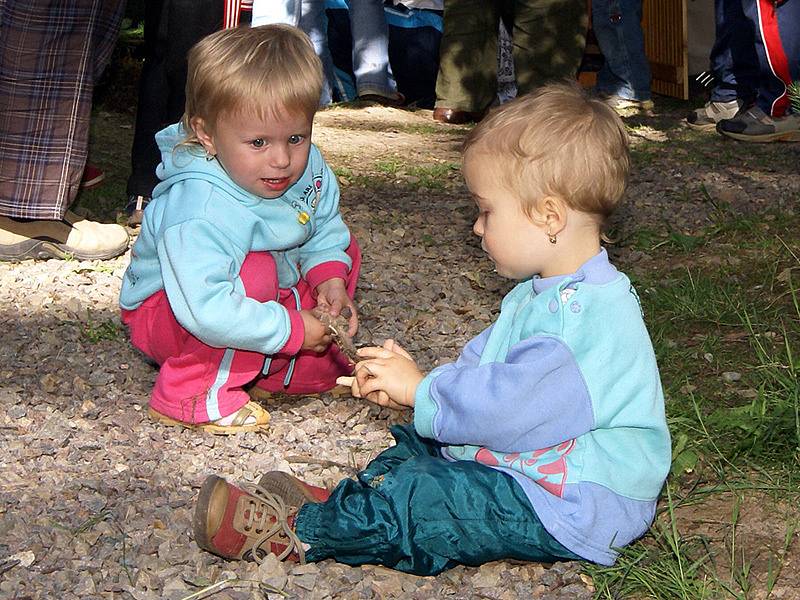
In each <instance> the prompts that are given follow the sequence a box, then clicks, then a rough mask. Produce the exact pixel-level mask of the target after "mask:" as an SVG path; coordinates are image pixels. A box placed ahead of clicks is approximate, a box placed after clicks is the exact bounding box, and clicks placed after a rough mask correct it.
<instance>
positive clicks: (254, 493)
mask: <svg viewBox="0 0 800 600" xmlns="http://www.w3.org/2000/svg"><path fill="white" fill-rule="evenodd" d="M297 509H298V507H297V506H295V505H292V504H290V503H287V502H286V501H285V500H284V499H283V498H282V497H281V496H280V495H278V494H274V493H270V492H268V491H266V490H263V489H259V488H254V489H252V490H244V489H242V488H240V487H237V486H235V485H233V484H231V483H228V482H227V481H225V480H224V479H222V478H221V477H217V476H216V475H209V476H208V477H207V478H206V480H205V482H203V486H202V488H200V494H199V496H198V497H197V505H196V506H195V510H194V519H193V525H194V539H195V542H197V545H198V546H200V548H202V549H204V550H208V551H209V552H212V553H214V554H216V555H218V556H221V557H223V558H228V559H242V560H255V561H256V562H261V560H262V559H263V558H264V557H265V556H266V555H267V554H269V553H270V552H272V553H273V554H275V555H276V556H277V557H278V560H284V559H289V560H298V561H300V562H301V563H302V562H305V551H304V549H303V543H302V542H301V541H300V539H299V538H298V537H297V535H296V534H295V533H294V519H295V515H297Z"/></svg>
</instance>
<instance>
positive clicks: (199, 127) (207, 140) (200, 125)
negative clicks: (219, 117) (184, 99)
mask: <svg viewBox="0 0 800 600" xmlns="http://www.w3.org/2000/svg"><path fill="white" fill-rule="evenodd" d="M189 125H191V127H192V129H193V130H194V134H195V135H196V136H197V139H198V140H199V141H200V143H201V144H202V145H203V148H205V150H206V152H208V153H209V154H210V155H212V156H214V155H216V153H217V149H216V148H215V147H214V137H213V136H212V135H211V133H210V132H209V131H208V130H207V129H206V122H205V120H204V119H203V118H202V117H192V118H191V119H189Z"/></svg>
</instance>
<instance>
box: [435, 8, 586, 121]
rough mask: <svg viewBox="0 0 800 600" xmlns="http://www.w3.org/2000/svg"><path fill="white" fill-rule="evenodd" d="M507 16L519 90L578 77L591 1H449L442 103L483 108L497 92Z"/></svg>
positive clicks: (442, 63)
mask: <svg viewBox="0 0 800 600" xmlns="http://www.w3.org/2000/svg"><path fill="white" fill-rule="evenodd" d="M501 16H508V17H509V18H510V19H511V21H512V22H513V25H512V27H511V34H512V37H513V42H514V50H513V55H514V72H515V76H516V82H517V90H518V93H519V94H520V95H521V94H527V93H529V92H531V91H533V90H534V89H535V88H537V87H538V86H540V85H542V84H544V83H547V82H549V81H559V80H562V79H564V78H574V77H575V76H576V74H577V71H578V66H579V65H580V61H581V56H582V55H583V50H584V47H585V45H586V31H587V27H588V14H587V11H586V3H585V2H582V1H577V0H514V1H513V2H512V1H511V0H502V1H500V0H492V1H489V0H447V1H446V2H445V4H444V22H443V27H444V32H443V35H442V42H441V47H440V53H439V74H438V76H437V79H436V106H439V107H442V108H454V109H458V110H466V111H472V112H478V111H481V110H483V109H484V108H486V107H487V106H489V105H490V104H491V103H492V101H493V100H494V98H495V95H496V93H497V37H498V27H499V24H500V18H501Z"/></svg>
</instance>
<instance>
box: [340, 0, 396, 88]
mask: <svg viewBox="0 0 800 600" xmlns="http://www.w3.org/2000/svg"><path fill="white" fill-rule="evenodd" d="M349 4H350V31H351V33H352V36H353V73H354V74H355V76H356V89H357V90H358V95H359V96H361V95H364V94H375V93H377V94H380V95H382V96H390V97H391V96H394V95H395V94H397V84H396V83H395V80H394V77H393V76H392V67H391V66H390V65H389V25H388V24H387V23H386V15H385V14H384V12H383V2H382V0H349Z"/></svg>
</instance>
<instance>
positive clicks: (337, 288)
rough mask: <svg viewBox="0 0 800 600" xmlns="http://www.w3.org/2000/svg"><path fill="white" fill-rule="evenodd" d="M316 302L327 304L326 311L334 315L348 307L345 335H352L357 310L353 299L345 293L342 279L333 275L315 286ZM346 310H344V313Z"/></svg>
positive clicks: (356, 325) (354, 331) (356, 321)
mask: <svg viewBox="0 0 800 600" xmlns="http://www.w3.org/2000/svg"><path fill="white" fill-rule="evenodd" d="M317 304H318V305H320V306H327V307H328V312H330V313H331V314H332V315H333V316H334V317H335V316H336V315H338V314H339V313H341V312H342V311H345V309H350V317H349V318H348V323H349V329H348V330H347V335H349V336H350V337H353V336H354V335H355V334H356V332H357V331H358V311H356V306H355V304H353V299H352V298H350V296H348V295H347V289H345V287H344V279H340V278H338V277H334V278H333V279H328V280H327V281H323V282H322V283H320V284H319V285H318V286H317ZM346 314H347V311H345V315H346Z"/></svg>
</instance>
